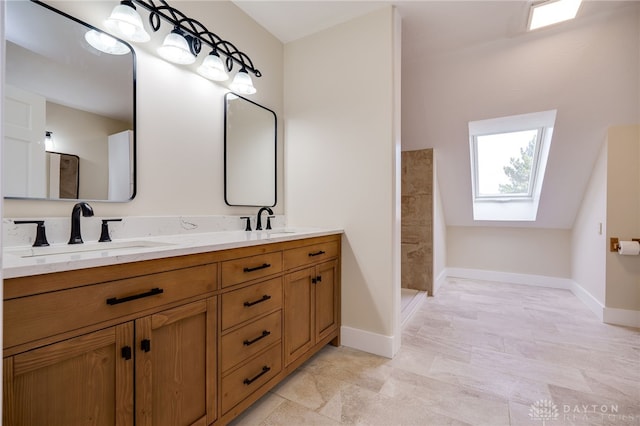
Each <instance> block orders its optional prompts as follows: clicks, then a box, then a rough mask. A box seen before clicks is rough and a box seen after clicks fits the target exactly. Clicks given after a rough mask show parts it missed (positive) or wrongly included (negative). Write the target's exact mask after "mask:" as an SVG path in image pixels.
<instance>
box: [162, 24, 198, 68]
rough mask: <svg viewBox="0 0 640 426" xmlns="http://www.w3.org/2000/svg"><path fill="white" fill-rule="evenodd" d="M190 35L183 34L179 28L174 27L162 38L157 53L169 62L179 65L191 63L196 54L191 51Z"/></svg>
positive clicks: (194, 59)
mask: <svg viewBox="0 0 640 426" xmlns="http://www.w3.org/2000/svg"><path fill="white" fill-rule="evenodd" d="M191 38H192V37H191V36H188V35H187V36H185V35H184V34H183V33H182V31H180V29H179V28H177V27H176V28H174V29H173V31H171V32H170V33H169V34H167V36H166V37H165V38H164V43H162V46H160V47H158V55H160V56H161V57H162V58H164V59H166V60H167V61H169V62H173V63H174V64H180V65H188V64H192V63H194V62H195V61H196V55H194V54H193V53H192V52H191V46H192V44H191V43H190V42H189V41H190V40H189V39H191Z"/></svg>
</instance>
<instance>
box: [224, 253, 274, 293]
mask: <svg viewBox="0 0 640 426" xmlns="http://www.w3.org/2000/svg"><path fill="white" fill-rule="evenodd" d="M278 272H282V253H281V252H279V251H278V252H275V253H265V254H259V255H257V256H249V257H243V258H241V259H234V260H228V261H226V262H222V287H229V286H232V285H235V284H240V283H243V282H245V281H249V280H253V279H256V278H262V277H265V276H267V275H271V274H276V273H278Z"/></svg>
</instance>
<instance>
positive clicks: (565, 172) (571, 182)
mask: <svg viewBox="0 0 640 426" xmlns="http://www.w3.org/2000/svg"><path fill="white" fill-rule="evenodd" d="M235 3H236V4H237V5H238V6H239V7H240V8H242V9H243V10H244V11H245V12H246V13H248V14H249V15H250V16H252V17H253V18H254V19H255V20H256V21H257V22H258V23H259V24H261V25H262V26H264V27H265V28H266V29H267V30H269V31H270V32H271V33H273V34H274V35H276V36H277V37H279V38H280V40H282V41H283V42H285V43H286V42H289V41H292V40H295V39H296V38H299V37H303V36H305V35H308V34H311V33H313V32H316V31H318V30H321V29H324V28H327V27H329V26H331V25H335V24H338V23H340V22H343V21H347V20H349V19H352V18H354V17H356V16H358V14H364V13H367V12H369V11H371V10H373V9H375V8H378V7H382V6H384V5H385V4H394V5H395V6H396V7H397V9H398V11H399V13H400V15H401V16H402V18H403V21H402V26H403V27H402V146H403V150H415V149H423V148H435V149H436V161H437V172H438V180H439V185H440V191H441V196H442V202H443V207H444V213H445V218H446V222H447V225H450V226H473V225H482V226H524V227H538V228H563V229H569V228H571V227H572V226H573V221H574V219H575V216H576V214H577V211H578V209H579V206H580V203H581V200H582V195H583V193H584V190H585V188H586V185H587V183H588V181H589V177H590V174H591V169H592V166H593V164H594V162H595V159H596V156H597V153H598V151H599V149H600V147H601V146H602V144H603V143H604V141H605V135H606V129H607V128H608V127H609V126H612V125H617V124H629V123H635V122H638V121H640V120H639V118H640V107H639V104H640V67H639V62H640V2H637V1H632V2H629V1H622V2H618V1H585V3H584V4H583V5H582V7H581V10H580V12H579V15H578V18H577V19H576V20H575V21H572V22H569V23H563V24H560V25H557V26H555V27H551V28H547V29H542V30H538V31H535V32H527V31H526V28H525V27H526V23H527V18H528V12H529V7H530V4H531V2H528V1H409V2H328V1H322V2H287V1H285V2H273V1H248V2H247V1H236V2H235ZM549 109H557V110H558V118H557V122H556V128H555V130H554V137H553V141H552V146H551V152H550V158H549V163H548V166H547V172H546V175H545V182H544V186H543V190H542V196H541V197H542V198H541V201H540V208H539V213H538V218H537V220H536V221H535V222H500V223H487V222H474V221H473V219H472V207H471V177H470V173H471V172H470V165H469V139H468V132H467V123H468V122H469V121H473V120H481V119H487V118H494V117H501V116H508V115H514V114H522V113H529V112H537V111H543V110H549Z"/></svg>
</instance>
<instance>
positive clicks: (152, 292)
mask: <svg viewBox="0 0 640 426" xmlns="http://www.w3.org/2000/svg"><path fill="white" fill-rule="evenodd" d="M162 293H164V290H163V289H161V288H157V287H156V288H152V289H151V290H149V291H147V292H145V293H140V294H134V295H133V296H127V297H122V298H117V297H111V298H109V299H107V305H117V304H119V303H124V302H130V301H132V300H137V299H142V298H143V297H149V296H155V295H156V294H162Z"/></svg>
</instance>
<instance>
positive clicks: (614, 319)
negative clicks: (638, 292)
mask: <svg viewBox="0 0 640 426" xmlns="http://www.w3.org/2000/svg"><path fill="white" fill-rule="evenodd" d="M603 321H604V322H606V323H607V324H615V325H624V326H627V327H636V328H640V311H632V310H630V309H616V308H607V307H605V308H604V319H603Z"/></svg>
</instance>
